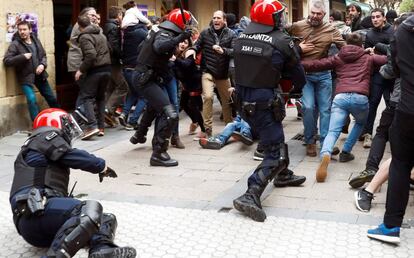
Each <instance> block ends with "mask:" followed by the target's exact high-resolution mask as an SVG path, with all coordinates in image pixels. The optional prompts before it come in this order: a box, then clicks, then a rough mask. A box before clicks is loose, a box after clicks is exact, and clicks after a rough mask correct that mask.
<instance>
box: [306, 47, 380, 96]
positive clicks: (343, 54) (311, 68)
mask: <svg viewBox="0 0 414 258" xmlns="http://www.w3.org/2000/svg"><path fill="white" fill-rule="evenodd" d="M386 62H387V57H386V56H380V55H369V54H367V53H365V52H364V49H363V48H362V47H359V46H355V45H346V46H344V47H342V48H341V50H340V51H339V53H338V54H336V55H334V56H330V57H328V58H323V59H320V60H312V61H302V64H303V67H304V68H305V70H306V71H308V72H316V71H325V70H329V69H335V72H336V74H337V79H336V80H337V81H336V90H335V95H336V94H339V93H352V92H355V93H359V94H363V95H366V96H368V95H369V85H370V79H371V74H372V72H373V69H374V66H381V65H383V64H385V63H386Z"/></svg>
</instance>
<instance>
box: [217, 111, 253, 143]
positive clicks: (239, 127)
mask: <svg viewBox="0 0 414 258" xmlns="http://www.w3.org/2000/svg"><path fill="white" fill-rule="evenodd" d="M234 131H238V132H240V133H242V134H244V135H247V136H249V137H250V138H252V134H251V132H250V125H249V124H248V123H247V122H246V121H244V120H243V119H242V118H241V117H240V116H236V118H235V119H234V121H233V122H231V123H228V124H227V125H226V127H224V129H223V131H222V132H221V133H220V134H219V135H217V138H218V139H220V141H221V142H222V143H223V144H226V143H227V141H228V140H229V139H230V137H231V134H232V133H233V132H234Z"/></svg>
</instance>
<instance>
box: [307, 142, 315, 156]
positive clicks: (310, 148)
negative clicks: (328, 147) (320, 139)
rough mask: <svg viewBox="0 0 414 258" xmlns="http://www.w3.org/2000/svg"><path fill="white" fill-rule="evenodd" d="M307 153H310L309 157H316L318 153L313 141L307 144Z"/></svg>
mask: <svg viewBox="0 0 414 258" xmlns="http://www.w3.org/2000/svg"><path fill="white" fill-rule="evenodd" d="M306 155H308V156H309V157H316V155H317V153H316V144H315V143H311V144H307V145H306Z"/></svg>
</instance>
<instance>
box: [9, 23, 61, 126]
mask: <svg viewBox="0 0 414 258" xmlns="http://www.w3.org/2000/svg"><path fill="white" fill-rule="evenodd" d="M17 30H18V33H16V34H15V35H14V36H13V41H12V43H11V44H10V46H9V48H8V49H7V52H6V54H5V55H4V59H3V62H4V65H5V66H13V67H15V71H16V77H17V81H18V82H19V84H20V85H21V86H22V90H23V93H24V95H25V96H26V100H27V105H28V108H29V113H30V118H31V120H32V121H33V120H34V119H35V117H36V116H37V114H38V113H39V107H38V105H37V102H36V93H35V90H34V87H33V86H36V88H37V89H38V90H39V92H40V94H41V95H42V96H43V97H44V98H45V100H46V102H47V104H48V105H49V106H50V107H59V104H58V103H57V100H56V97H55V95H54V93H53V91H52V89H51V87H50V85H49V82H48V81H47V77H48V74H47V72H46V66H47V60H46V52H45V50H44V49H43V46H42V44H41V43H40V41H39V40H38V39H37V38H36V37H35V35H33V34H32V26H31V24H30V23H29V22H27V21H21V22H19V23H18V24H17Z"/></svg>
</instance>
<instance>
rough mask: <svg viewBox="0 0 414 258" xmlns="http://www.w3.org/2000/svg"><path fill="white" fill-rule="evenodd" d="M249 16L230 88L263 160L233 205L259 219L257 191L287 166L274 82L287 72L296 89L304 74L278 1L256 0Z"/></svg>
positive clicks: (281, 109) (280, 104)
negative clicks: (256, 136) (256, 138)
mask: <svg viewBox="0 0 414 258" xmlns="http://www.w3.org/2000/svg"><path fill="white" fill-rule="evenodd" d="M250 18H251V20H252V22H251V23H250V24H249V26H248V27H247V28H246V30H245V31H244V32H243V33H241V34H240V35H239V38H238V39H237V40H236V43H235V47H234V61H235V67H236V93H237V101H238V103H239V109H240V114H241V115H242V117H243V119H244V120H245V121H247V122H248V123H249V124H250V126H251V127H252V129H254V130H255V131H257V132H258V133H259V138H260V144H261V146H263V148H264V159H263V161H262V163H261V164H260V165H259V166H258V167H257V168H256V169H255V171H254V172H253V174H252V175H251V176H250V177H249V179H248V189H247V191H246V193H245V194H243V195H242V196H240V197H239V198H237V199H235V200H234V201H233V205H234V207H235V208H236V209H237V210H238V211H240V212H243V213H244V214H245V215H247V216H249V217H250V218H252V219H253V220H255V221H260V222H263V221H264V220H265V219H266V214H265V212H264V211H263V209H262V206H261V203H260V196H261V194H262V193H263V191H264V189H265V188H266V186H267V184H268V182H269V181H270V180H272V179H273V178H274V177H275V176H276V175H278V174H279V173H281V172H285V171H286V169H287V167H288V165H289V157H288V149H287V145H286V144H285V143H284V141H285V139H284V133H283V127H282V123H281V122H282V120H283V118H284V116H285V110H284V103H283V100H282V97H281V96H280V91H278V89H277V88H278V83H279V80H280V78H281V76H282V74H284V73H285V72H287V71H288V72H289V73H290V74H291V78H292V82H293V84H294V88H295V89H294V91H295V93H296V92H301V90H302V87H303V86H304V85H305V74H304V71H303V68H302V66H301V65H300V63H299V57H298V54H297V52H296V50H295V45H294V43H293V41H292V39H291V38H290V36H289V35H287V34H285V33H284V32H283V25H284V24H283V20H284V7H283V5H282V4H281V3H280V2H278V1H268V0H259V1H256V2H255V4H254V5H253V6H252V8H251V12H250ZM251 64H255V65H254V66H252V65H251Z"/></svg>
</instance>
